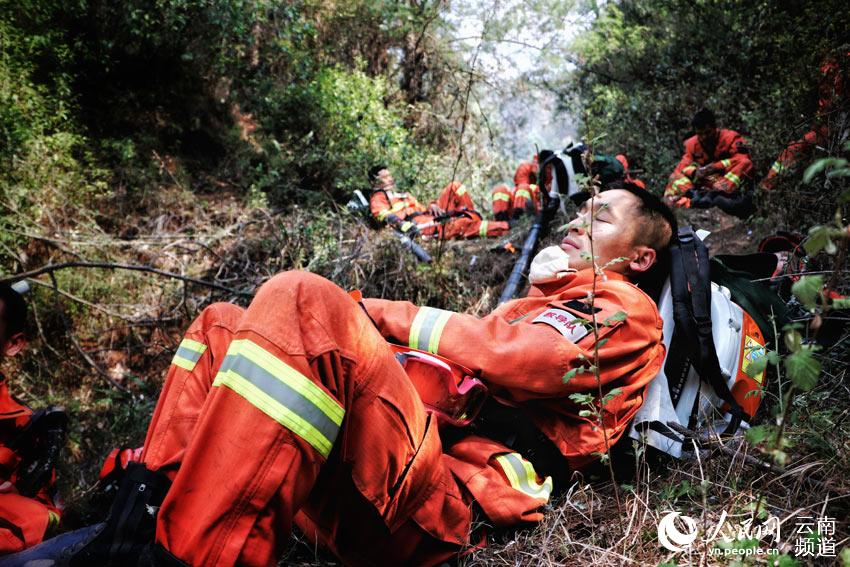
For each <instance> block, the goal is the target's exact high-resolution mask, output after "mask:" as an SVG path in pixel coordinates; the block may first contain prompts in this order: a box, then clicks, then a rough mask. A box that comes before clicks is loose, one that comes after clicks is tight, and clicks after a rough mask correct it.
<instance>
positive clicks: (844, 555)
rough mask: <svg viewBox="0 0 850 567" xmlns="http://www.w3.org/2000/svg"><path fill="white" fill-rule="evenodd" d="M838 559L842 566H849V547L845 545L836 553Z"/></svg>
mask: <svg viewBox="0 0 850 567" xmlns="http://www.w3.org/2000/svg"><path fill="white" fill-rule="evenodd" d="M838 559H840V560H841V566H842V567H850V547H845V548H844V549H842V550H841V553H839V554H838Z"/></svg>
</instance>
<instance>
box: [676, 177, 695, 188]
mask: <svg viewBox="0 0 850 567" xmlns="http://www.w3.org/2000/svg"><path fill="white" fill-rule="evenodd" d="M685 185H691V180H690V179H688V178H687V177H682V178H681V179H677V180H676V181H674V182H673V187H676V188H677V189H678V188H680V187H682V186H685Z"/></svg>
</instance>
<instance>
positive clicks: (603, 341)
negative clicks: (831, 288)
mask: <svg viewBox="0 0 850 567" xmlns="http://www.w3.org/2000/svg"><path fill="white" fill-rule="evenodd" d="M848 302H850V300H848ZM607 343H608V337H605V338H604V339H600V340H599V342H598V343H596V346H597V347H599V348H602V347H604V346H605V345H606V344H607Z"/></svg>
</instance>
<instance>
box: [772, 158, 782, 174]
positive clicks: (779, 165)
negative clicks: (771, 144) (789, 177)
mask: <svg viewBox="0 0 850 567" xmlns="http://www.w3.org/2000/svg"><path fill="white" fill-rule="evenodd" d="M784 169H785V167H784V166H783V165H782V162H781V161H779V160H777V161H775V162H773V165H771V166H770V171H772V172H774V173H776V174H777V175H778V174H780V173H782V171H783V170H784Z"/></svg>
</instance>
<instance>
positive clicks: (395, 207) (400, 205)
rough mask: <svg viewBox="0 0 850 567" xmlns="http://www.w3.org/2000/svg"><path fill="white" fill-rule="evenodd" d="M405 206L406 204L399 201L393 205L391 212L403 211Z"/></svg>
mask: <svg viewBox="0 0 850 567" xmlns="http://www.w3.org/2000/svg"><path fill="white" fill-rule="evenodd" d="M406 206H407V202H405V201H399V202H398V203H396V204H395V205H393V207H392V209H391V210H392V212H394V213H397V212H399V211H401V210H402V209H404V208H405V207H406Z"/></svg>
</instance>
